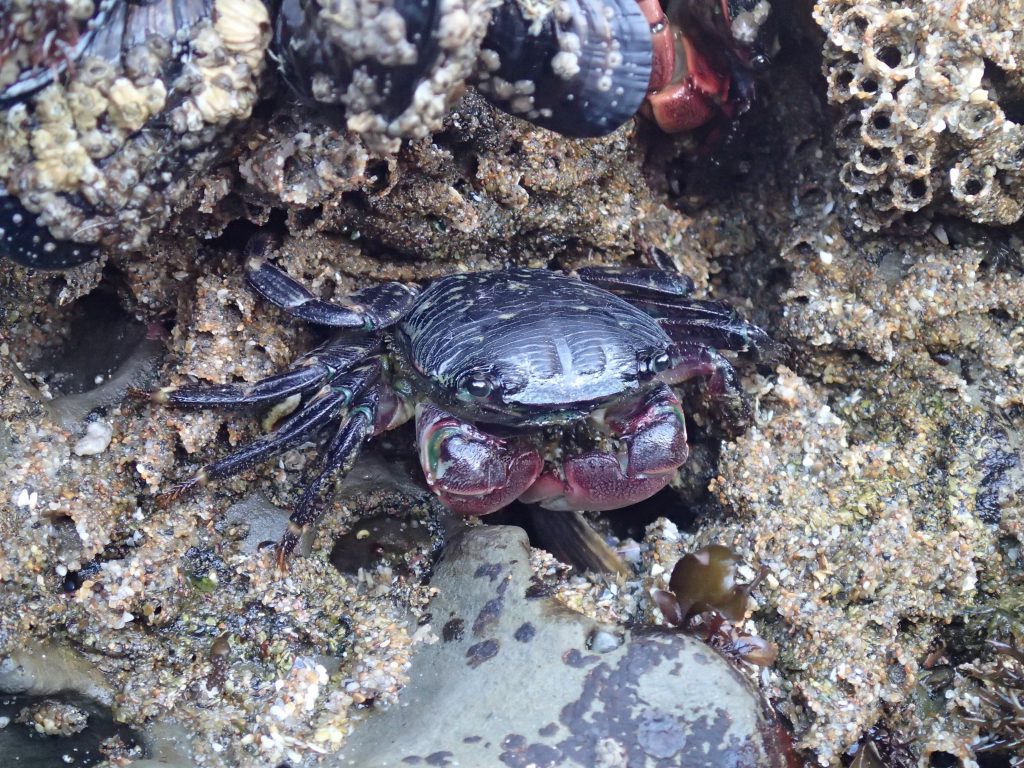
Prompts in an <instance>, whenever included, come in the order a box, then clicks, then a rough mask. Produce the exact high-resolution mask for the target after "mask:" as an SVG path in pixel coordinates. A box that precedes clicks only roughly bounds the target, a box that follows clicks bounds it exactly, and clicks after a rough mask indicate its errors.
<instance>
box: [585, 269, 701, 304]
mask: <svg viewBox="0 0 1024 768" xmlns="http://www.w3.org/2000/svg"><path fill="white" fill-rule="evenodd" d="M576 275H577V277H579V279H580V280H582V281H583V282H585V283H591V284H592V285H597V286H599V287H601V288H604V289H605V290H606V291H611V292H612V293H614V294H617V295H619V296H622V297H623V298H626V299H631V298H634V297H637V298H641V297H643V298H650V299H672V298H685V297H686V296H689V295H690V294H691V293H693V280H691V279H690V278H689V277H687V276H686V275H682V274H679V273H678V272H667V271H665V270H663V269H648V268H639V267H636V268H630V267H583V268H581V269H577V270H576Z"/></svg>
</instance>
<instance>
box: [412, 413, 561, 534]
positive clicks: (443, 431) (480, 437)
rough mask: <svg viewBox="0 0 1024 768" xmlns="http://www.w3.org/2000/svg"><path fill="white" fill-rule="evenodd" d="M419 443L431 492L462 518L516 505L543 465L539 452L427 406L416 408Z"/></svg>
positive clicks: (417, 440) (421, 461)
mask: <svg viewBox="0 0 1024 768" xmlns="http://www.w3.org/2000/svg"><path fill="white" fill-rule="evenodd" d="M416 443H417V445H419V449H420V464H421V465H422V467H423V474H424V475H425V476H426V478H427V485H428V486H429V487H430V490H432V491H433V492H434V493H436V494H437V496H438V497H439V498H440V499H441V501H442V502H443V503H444V505H445V506H446V507H448V508H449V509H451V510H452V511H454V512H458V513H459V514H460V515H486V514H489V513H490V512H496V511H497V510H499V509H501V508H502V507H504V506H506V505H508V504H509V503H511V502H512V501H515V499H516V498H518V497H519V496H520V494H522V493H523V492H524V491H525V490H526V489H527V488H529V487H530V486H531V485H532V484H533V482H534V481H535V480H536V479H537V477H538V476H539V475H540V472H541V469H543V466H544V462H543V460H542V459H541V457H540V454H539V453H538V452H537V450H536V449H534V448H532V447H529V446H525V445H523V444H521V443H520V442H518V441H516V440H512V439H503V438H500V437H496V436H494V435H489V434H487V433H486V432H481V431H480V430H479V429H477V428H476V427H474V426H472V425H471V424H467V423H465V422H463V421H460V420H459V419H457V418H456V417H455V416H452V415H451V414H450V413H448V412H446V411H443V410H441V409H440V408H438V407H437V406H434V405H431V404H429V403H421V404H419V405H417V406H416Z"/></svg>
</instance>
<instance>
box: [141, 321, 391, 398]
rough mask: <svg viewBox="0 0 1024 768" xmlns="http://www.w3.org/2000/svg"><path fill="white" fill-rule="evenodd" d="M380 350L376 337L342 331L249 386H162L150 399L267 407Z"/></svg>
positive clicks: (314, 386)
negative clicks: (281, 369)
mask: <svg viewBox="0 0 1024 768" xmlns="http://www.w3.org/2000/svg"><path fill="white" fill-rule="evenodd" d="M379 349H380V336H379V335H373V336H366V335H365V334H349V333H345V332H343V333H339V334H337V335H336V336H334V337H333V338H332V339H330V340H329V341H327V342H326V343H325V344H323V345H321V346H320V347H319V348H317V349H315V350H313V351H312V352H310V353H309V354H307V355H303V356H302V357H300V358H299V359H298V360H296V361H295V362H294V363H292V365H291V367H290V368H289V370H287V371H285V372H284V373H279V374H277V375H275V376H268V377H267V378H265V379H260V380H259V381H257V382H254V383H251V384H221V385H214V386H209V385H200V386H187V387H165V388H163V389H159V390H157V391H156V392H154V393H153V394H152V395H151V396H150V398H151V399H152V400H153V402H156V403H161V404H167V405H178V406H186V407H194V408H207V407H213V406H216V407H221V408H244V407H248V406H255V405H267V404H271V403H276V402H279V401H281V400H285V399H287V398H289V397H292V396H293V395H303V394H307V393H309V392H313V391H315V390H317V389H319V388H320V387H321V386H323V385H324V384H325V383H327V382H328V381H329V380H331V379H334V378H337V376H339V375H340V374H343V373H345V372H346V371H349V370H350V369H351V368H352V367H353V366H354V365H356V364H357V363H360V362H362V361H363V360H365V359H366V358H368V357H369V356H370V355H372V354H375V353H376V352H377V351H378V350H379Z"/></svg>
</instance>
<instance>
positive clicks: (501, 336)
mask: <svg viewBox="0 0 1024 768" xmlns="http://www.w3.org/2000/svg"><path fill="white" fill-rule="evenodd" d="M248 278H249V282H250V284H251V285H252V287H253V288H254V289H255V290H256V292H257V293H258V294H260V295H261V296H262V297H263V298H265V299H266V300H268V301H269V302H271V303H272V304H274V305H276V306H278V307H280V308H281V309H282V310H284V311H285V312H286V313H288V314H289V315H292V316H293V317H296V318H298V319H300V320H304V321H306V322H309V323H314V324H316V325H320V326H325V327H328V328H332V329H336V330H335V332H334V334H333V335H332V336H331V337H330V338H328V340H327V341H326V342H324V343H323V344H322V345H321V346H319V347H318V348H316V349H315V350H313V351H311V352H309V353H308V354H305V355H303V356H302V357H300V358H298V360H297V361H296V362H295V363H294V364H293V365H292V366H291V367H290V368H289V369H288V370H287V371H285V372H284V373H281V374H278V375H275V376H272V377H270V378H267V379H264V380H262V381H258V382H256V383H253V384H228V385H219V386H201V385H196V386H184V387H177V388H165V389H161V390H158V391H157V392H156V393H154V394H153V395H152V399H153V400H154V401H155V402H157V403H161V404H166V405H173V406H186V407H219V408H233V407H258V406H264V407H267V406H271V405H274V404H279V403H281V402H282V401H289V403H290V407H291V408H292V409H294V410H293V411H292V412H291V413H290V415H288V416H287V417H286V418H285V419H284V420H283V422H282V423H280V426H278V427H277V428H276V429H275V430H274V431H273V432H271V433H269V434H267V435H265V436H263V437H261V438H259V439H257V440H256V441H255V442H253V443H251V444H250V445H247V446H245V447H243V448H242V449H240V450H238V451H236V452H235V453H232V454H230V455H228V456H226V457H224V458H222V459H219V460H217V461H215V462H213V463H212V464H208V465H207V466H205V467H203V468H202V469H201V470H200V471H199V472H198V473H197V474H196V475H195V476H193V477H192V478H191V479H189V480H186V481H185V482H183V483H181V484H180V485H179V486H178V487H177V488H176V489H175V490H174V491H173V492H172V493H173V494H179V493H181V492H183V491H185V490H186V489H188V488H190V487H192V486H195V485H203V484H206V483H207V482H210V481H212V480H216V479H218V478H223V477H226V476H230V475H233V474H236V473H238V472H240V471H242V470H243V469H246V468H249V467H251V466H253V465H255V464H257V463H259V462H262V461H264V460H266V459H268V458H270V457H271V456H273V455H275V454H278V453H281V452H283V451H284V450H286V449H288V448H291V447H294V446H295V445H297V444H299V443H300V442H304V441H305V440H307V439H309V438H310V437H312V436H314V435H317V434H319V433H321V432H323V431H325V430H332V429H333V436H331V437H330V439H329V440H328V442H327V444H326V447H325V448H324V450H323V451H322V455H321V458H320V462H319V465H318V466H317V468H316V471H315V472H314V473H312V474H310V475H309V476H308V477H307V478H306V480H305V488H304V491H303V492H302V495H301V497H300V499H299V501H298V503H297V505H296V507H295V511H294V513H293V514H292V516H291V525H290V528H289V531H288V533H287V534H286V536H285V538H284V540H283V542H282V545H281V557H282V559H283V558H284V556H285V555H287V553H288V552H290V551H291V549H292V548H293V547H294V546H295V544H296V542H297V541H298V536H299V535H300V533H301V531H302V530H303V528H305V527H306V526H309V525H311V524H312V523H314V522H315V521H316V520H317V518H318V517H319V516H320V514H321V511H322V510H323V508H324V498H325V494H326V492H327V491H328V490H329V487H330V486H331V485H332V481H333V480H334V479H335V478H336V477H338V476H343V475H344V474H345V473H346V472H348V471H349V470H350V469H351V468H352V466H353V463H354V462H355V460H356V458H357V456H358V455H359V452H360V450H361V447H362V445H363V444H364V443H365V442H366V441H367V440H369V439H370V438H372V437H373V436H374V435H376V434H379V433H381V432H384V431H386V430H390V429H393V428H395V427H397V426H399V425H400V424H403V423H405V422H406V421H408V420H410V419H415V426H416V442H417V446H418V454H419V460H420V464H421V466H422V469H423V473H424V476H425V479H426V483H427V485H428V486H429V488H430V489H431V490H432V491H433V492H434V493H435V494H436V495H437V496H438V497H439V498H440V500H441V501H442V502H443V503H444V504H445V505H446V506H447V507H449V508H450V509H452V510H453V511H455V512H457V513H460V514H463V515H485V514H488V513H490V512H494V511H496V510H498V509H501V508H502V507H505V506H506V505H508V504H509V503H511V502H512V501H514V500H517V499H518V500H520V501H523V502H529V503H534V504H538V505H540V506H541V507H544V508H547V509H551V510H563V511H570V510H577V511H578V510H591V511H600V510H610V509H618V508H620V507H624V506H627V505H629V504H633V503H635V502H638V501H641V500H643V499H646V498H648V497H650V496H651V495H653V494H654V493H656V492H657V491H659V490H661V489H662V488H664V487H665V486H666V485H667V484H668V483H669V481H670V480H671V478H672V477H673V475H674V474H675V472H676V470H677V469H678V468H679V467H680V466H681V465H682V464H683V463H684V462H685V461H686V458H687V454H688V447H687V440H686V424H685V419H684V413H683V405H682V403H681V402H680V399H679V395H678V394H677V393H676V391H675V390H674V389H673V385H675V384H678V383H680V382H683V381H685V380H688V379H692V378H695V377H701V378H703V379H704V381H705V382H706V392H707V394H708V395H709V396H710V397H711V398H713V400H714V401H715V402H716V403H718V404H719V405H720V406H722V407H723V410H724V411H725V412H727V413H729V414H731V415H732V417H733V418H736V417H739V418H742V417H743V414H744V412H745V408H746V401H745V400H744V398H743V395H742V392H741V390H740V387H739V384H738V382H737V377H736V373H735V371H734V369H733V367H732V365H731V364H730V363H729V362H728V361H727V360H726V359H725V358H724V357H723V356H722V355H721V354H720V352H719V351H718V349H729V350H736V351H750V352H753V353H755V354H756V353H757V352H758V351H759V350H764V349H766V348H768V347H769V345H770V341H769V339H768V337H767V335H766V334H765V333H764V332H763V331H762V330H761V329H759V328H758V327H756V326H754V325H752V324H750V323H749V322H747V321H746V320H744V319H743V318H741V317H740V316H739V315H738V313H736V312H735V311H734V310H733V309H732V308H731V307H730V306H729V305H728V304H726V303H724V302H720V301H710V300H701V299H695V298H693V297H692V296H691V293H692V290H693V283H692V281H690V280H689V279H688V278H686V277H683V276H681V275H678V274H673V273H669V272H666V271H661V270H657V269H640V268H635V269H616V268H600V267H590V268H585V269H580V270H578V271H577V272H576V274H575V275H574V276H569V275H565V274H562V273H558V272H552V271H548V270H542V269H528V268H516V269H505V270H500V271H486V272H469V273H463V274H452V275H449V276H446V277H442V278H440V279H437V280H434V281H433V282H431V283H429V284H428V285H427V286H426V288H424V289H423V290H418V289H417V288H416V287H414V286H411V285H406V284H403V283H393V282H392V283H382V284H380V285H376V286H373V287H371V288H367V289H364V290H362V291H359V292H358V293H355V294H353V295H351V296H349V297H347V298H346V299H344V300H343V301H341V302H338V303H332V302H328V301H324V300H322V299H319V298H317V297H316V296H314V295H313V294H311V293H310V292H309V291H308V290H307V289H306V288H304V287H303V286H302V285H301V284H300V283H299V282H297V281H296V280H294V279H293V278H291V277H290V276H288V275H287V274H286V273H285V272H283V271H282V270H281V269H279V268H278V267H276V266H274V265H273V264H272V263H270V262H269V261H267V260H266V258H265V256H264V255H263V253H262V252H261V249H260V248H259V247H257V248H255V249H254V255H252V256H251V257H250V261H249V264H248Z"/></svg>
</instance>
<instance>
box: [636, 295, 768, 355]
mask: <svg viewBox="0 0 1024 768" xmlns="http://www.w3.org/2000/svg"><path fill="white" fill-rule="evenodd" d="M631 303H632V304H635V305H636V306H638V307H639V308H640V309H642V310H644V311H645V312H647V313H649V314H650V315H652V316H653V317H654V318H655V319H657V321H658V324H659V325H660V326H661V327H662V328H664V329H665V333H667V334H668V335H669V336H670V337H672V340H673V341H678V342H697V343H700V344H706V345H708V346H710V347H715V348H716V349H729V350H732V351H734V352H750V353H752V354H753V355H754V356H755V357H756V358H758V359H760V358H763V357H770V356H771V355H772V353H774V351H775V350H776V344H775V342H773V341H772V340H771V338H770V337H769V336H768V334H767V333H765V332H764V331H763V330H761V329H760V328H759V327H757V326H756V325H754V324H753V323H750V322H748V321H747V320H745V319H744V318H743V316H742V315H740V313H739V312H737V311H736V310H735V309H733V308H732V307H731V306H730V305H729V304H727V303H725V302H724V301H707V300H701V299H691V300H688V301H681V302H667V301H653V300H650V299H640V300H636V301H632V302H631Z"/></svg>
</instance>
